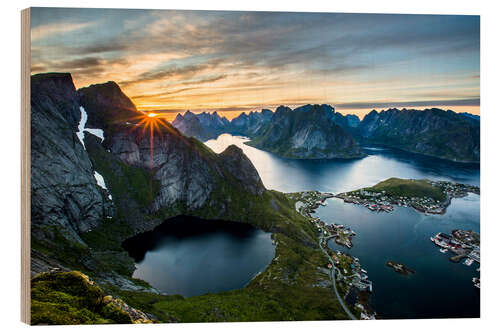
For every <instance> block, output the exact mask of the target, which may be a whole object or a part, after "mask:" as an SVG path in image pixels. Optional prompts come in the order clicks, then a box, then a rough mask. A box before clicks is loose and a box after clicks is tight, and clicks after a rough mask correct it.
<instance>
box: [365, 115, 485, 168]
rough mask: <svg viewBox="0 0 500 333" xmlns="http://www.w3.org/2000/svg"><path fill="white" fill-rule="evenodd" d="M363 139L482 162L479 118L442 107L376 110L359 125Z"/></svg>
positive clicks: (419, 151)
mask: <svg viewBox="0 0 500 333" xmlns="http://www.w3.org/2000/svg"><path fill="white" fill-rule="evenodd" d="M358 130H359V134H360V138H361V140H363V141H364V142H366V143H377V144H383V145H386V146H392V147H396V148H400V149H403V150H407V151H410V152H415V153H420V154H425V155H430V156H435V157H439V158H443V159H448V160H452V161H458V162H479V159H480V123H479V121H477V120H475V119H473V118H471V117H468V118H467V117H466V116H463V115H460V114H457V113H455V112H453V111H444V110H440V109H426V110H423V111H420V110H406V109H403V110H398V109H389V110H387V111H382V112H377V111H375V110H373V111H372V112H370V113H369V114H367V115H366V116H365V118H364V119H363V121H362V122H361V124H360V125H359V127H358Z"/></svg>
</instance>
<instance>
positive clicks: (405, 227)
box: [206, 134, 480, 318]
mask: <svg viewBox="0 0 500 333" xmlns="http://www.w3.org/2000/svg"><path fill="white" fill-rule="evenodd" d="M245 141H248V139H246V138H244V137H237V136H231V135H229V134H223V135H221V136H219V137H218V138H217V140H210V141H207V142H206V145H207V146H209V147H210V148H212V150H214V151H215V152H217V153H220V152H222V151H223V150H224V149H225V148H226V147H227V146H229V145H230V144H235V145H237V146H238V147H240V148H242V149H243V151H244V152H245V154H246V155H247V156H248V157H249V158H250V160H251V161H252V163H253V164H254V165H255V167H256V169H257V171H258V172H259V175H260V176H261V178H262V180H263V182H264V185H265V186H266V187H267V188H268V189H274V190H279V191H283V192H295V191H304V190H319V191H325V192H334V193H339V192H344V191H348V190H354V189H357V188H360V187H366V186H371V185H374V184H376V183H378V182H380V181H382V180H384V179H387V178H390V177H399V178H413V179H417V178H427V179H435V180H450V181H456V182H460V183H467V184H473V185H479V178H480V171H479V166H478V165H474V164H460V163H454V162H449V161H444V160H440V159H436V158H432V157H426V156H422V155H416V154H411V153H406V152H401V151H397V150H393V149H387V148H380V147H365V152H366V153H367V156H366V157H364V158H362V159H357V160H348V161H343V160H309V161H304V160H302V161H301V160H287V159H282V158H279V157H277V156H275V155H272V154H270V153H267V152H264V151H261V150H258V149H255V148H253V147H250V146H247V145H245V144H244V142H245ZM327 202H328V205H327V206H326V207H320V208H319V209H318V210H317V216H318V217H320V218H321V219H322V220H324V221H325V222H327V223H341V224H345V225H347V226H350V227H352V228H353V229H354V231H355V232H356V233H357V235H356V236H355V237H354V247H353V248H352V249H351V250H347V249H346V248H342V250H343V251H346V252H348V253H350V254H352V255H354V256H356V257H358V258H359V259H360V262H361V264H362V266H363V267H364V268H365V269H366V270H367V271H368V275H369V279H370V280H371V281H372V282H373V287H374V291H373V295H372V304H373V306H374V308H375V309H376V310H377V312H378V313H379V314H380V315H381V317H383V318H446V317H478V316H479V290H478V289H476V288H475V287H474V286H473V285H472V281H471V280H472V277H474V276H478V277H479V272H477V271H476V268H477V267H478V266H477V264H473V265H472V266H470V267H467V266H465V265H463V264H461V263H460V264H456V263H452V262H450V261H449V260H448V258H449V257H450V254H448V253H446V254H442V253H441V252H439V250H438V248H437V247H436V246H435V245H434V244H433V243H431V242H430V240H429V237H430V236H433V235H435V234H436V233H437V232H440V231H442V232H446V233H449V232H451V230H453V229H467V230H469V229H472V230H474V231H477V232H479V196H477V195H472V194H471V195H469V196H467V197H465V198H461V199H454V200H452V204H451V205H450V206H449V207H448V210H447V212H446V214H444V215H433V216H427V215H424V214H421V213H418V212H416V211H414V210H412V209H410V208H403V207H395V210H394V212H392V213H390V214H388V213H376V212H372V211H370V210H368V209H366V208H365V207H362V206H356V205H352V204H344V203H343V201H341V200H339V199H329V200H328V201H327ZM330 246H331V247H332V249H334V250H337V249H340V248H339V247H338V246H337V245H335V244H334V243H332V242H331V243H330ZM387 260H394V261H398V262H402V263H404V264H406V265H407V266H408V267H410V268H412V269H414V270H415V271H416V273H415V274H414V275H413V276H409V277H404V276H402V275H399V274H397V273H396V272H394V271H393V270H391V269H390V268H388V267H386V266H385V262H386V261H387Z"/></svg>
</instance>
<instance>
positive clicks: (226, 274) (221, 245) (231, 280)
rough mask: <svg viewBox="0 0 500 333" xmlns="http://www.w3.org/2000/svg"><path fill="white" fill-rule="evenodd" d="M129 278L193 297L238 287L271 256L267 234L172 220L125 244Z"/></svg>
mask: <svg viewBox="0 0 500 333" xmlns="http://www.w3.org/2000/svg"><path fill="white" fill-rule="evenodd" d="M123 247H124V248H125V249H126V250H127V251H128V252H129V254H130V255H131V256H132V258H134V260H135V262H136V267H137V269H136V271H135V272H134V274H133V277H134V278H139V279H143V280H145V281H147V282H149V283H150V284H151V285H152V286H153V287H155V288H157V289H158V290H160V291H162V292H166V293H168V294H171V295H172V294H180V295H183V296H186V297H188V296H195V295H202V294H206V293H214V292H219V291H225V290H232V289H239V288H242V287H244V286H245V285H246V284H247V283H248V282H249V281H251V279H252V278H253V277H254V276H255V275H256V274H257V273H259V272H261V271H264V269H265V268H266V267H267V265H269V263H270V262H271V260H272V258H273V257H274V248H275V247H274V245H273V243H272V240H271V234H270V233H267V232H264V231H262V230H258V229H255V228H253V227H252V226H250V225H247V224H242V223H236V222H225V221H207V220H203V219H198V218H195V217H188V216H178V217H175V218H172V219H169V220H167V221H165V222H164V223H163V224H161V225H160V226H158V227H157V228H155V229H154V230H152V231H149V232H146V233H143V234H139V235H137V236H135V237H132V238H130V239H128V240H126V241H125V242H124V243H123Z"/></svg>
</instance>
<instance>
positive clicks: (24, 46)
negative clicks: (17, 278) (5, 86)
mask: <svg viewBox="0 0 500 333" xmlns="http://www.w3.org/2000/svg"><path fill="white" fill-rule="evenodd" d="M30 74H31V26H30V9H29V8H27V9H24V10H23V11H21V76H22V77H21V321H23V322H24V323H26V324H30V317H31V316H30V314H31V313H30V305H31V292H30V258H31V256H30V252H31V242H30V239H31V237H30V236H31V235H30V234H31V232H30V230H31V228H30V215H31V214H30V212H31V200H30V176H31V172H30V169H31V163H30V162H31V158H30V156H31V150H30V144H31V140H30V136H31V126H30V104H31V103H30V87H31V85H30Z"/></svg>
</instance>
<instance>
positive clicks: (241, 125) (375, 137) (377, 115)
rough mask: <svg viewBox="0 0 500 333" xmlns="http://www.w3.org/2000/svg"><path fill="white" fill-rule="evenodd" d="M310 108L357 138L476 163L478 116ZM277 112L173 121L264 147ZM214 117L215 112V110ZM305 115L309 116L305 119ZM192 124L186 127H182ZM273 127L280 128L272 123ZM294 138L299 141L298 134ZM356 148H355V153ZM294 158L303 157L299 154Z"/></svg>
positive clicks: (194, 131)
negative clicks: (219, 120) (218, 120)
mask: <svg viewBox="0 0 500 333" xmlns="http://www.w3.org/2000/svg"><path fill="white" fill-rule="evenodd" d="M314 107H320V108H322V109H323V111H324V112H325V114H326V118H328V119H329V120H331V121H333V122H334V123H335V124H337V125H338V126H340V127H341V128H342V129H344V130H345V131H346V132H348V133H349V134H350V135H352V136H353V137H354V139H355V141H356V142H357V143H362V144H379V145H385V146H389V147H394V148H398V149H402V150H405V151H409V152H413V153H418V154H424V155H429V156H434V157H438V158H442V159H447V160H452V161H457V162H474V163H477V162H479V148H480V146H479V128H480V116H477V115H473V114H469V113H466V112H463V113H456V112H454V111H451V110H448V111H444V110H441V109H425V110H407V109H402V110H399V109H389V110H386V111H380V112H378V111H375V110H373V111H372V112H370V113H369V114H366V115H365V117H364V118H363V120H362V121H361V120H360V119H359V117H358V116H356V115H352V114H348V115H343V114H341V113H339V112H335V109H334V108H333V107H332V106H330V105H326V104H323V105H321V106H314ZM311 108H313V105H310V104H308V105H304V106H301V107H298V108H296V109H295V110H294V111H300V112H309V111H310V110H311ZM275 114H276V112H272V111H270V110H265V109H264V110H262V111H261V112H251V113H249V114H246V113H244V112H243V113H241V114H240V115H239V116H238V117H236V118H234V119H232V120H231V121H230V122H229V121H226V122H225V126H219V127H218V128H217V129H216V130H214V129H213V127H212V126H211V125H210V123H207V122H206V123H204V124H202V122H201V121H198V118H201V117H200V115H199V114H194V113H192V112H189V117H186V118H187V119H185V120H184V121H183V122H182V124H181V120H183V117H182V116H181V115H178V116H177V117H178V119H179V120H180V121H178V122H174V123H175V124H174V126H176V125H177V126H176V127H177V128H178V129H179V130H180V131H181V132H183V133H187V135H188V136H194V137H198V138H199V139H201V140H208V139H213V138H216V137H217V136H218V135H220V134H222V133H230V134H236V135H245V136H248V137H249V138H251V139H254V140H253V141H255V140H256V142H257V143H254V144H253V145H254V146H255V147H257V148H259V147H264V146H265V145H264V144H263V142H262V141H263V138H262V135H263V134H264V132H265V131H266V128H267V126H268V125H269V124H270V122H271V119H272V118H273V116H274V115H275ZM396 115H397V116H396ZM212 116H218V115H216V114H214V113H213V114H212ZM176 120H177V119H176ZM304 120H305V121H310V120H307V119H306V118H305V119H304ZM190 124H191V127H190V128H189V130H185V127H186V126H189V125H190ZM275 128H279V127H276V124H275ZM334 132H336V131H334ZM291 135H298V133H293V134H291ZM301 135H303V133H301ZM290 139H291V138H290ZM296 141H300V140H298V138H297V140H296ZM313 141H314V140H313ZM250 145H252V143H250ZM306 146H307V145H306ZM262 149H264V150H269V151H271V152H276V153H278V154H280V155H282V156H288V157H293V156H294V155H293V154H286V153H284V150H286V149H285V148H284V147H277V146H275V147H272V144H271V143H268V144H267V147H265V148H262ZM355 153H356V152H355V151H353V155H355ZM321 156H322V155H321V154H319V155H318V157H317V158H325V157H321ZM293 158H301V157H300V155H299V156H295V157H293Z"/></svg>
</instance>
